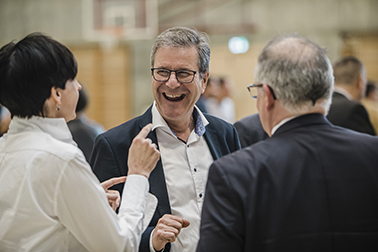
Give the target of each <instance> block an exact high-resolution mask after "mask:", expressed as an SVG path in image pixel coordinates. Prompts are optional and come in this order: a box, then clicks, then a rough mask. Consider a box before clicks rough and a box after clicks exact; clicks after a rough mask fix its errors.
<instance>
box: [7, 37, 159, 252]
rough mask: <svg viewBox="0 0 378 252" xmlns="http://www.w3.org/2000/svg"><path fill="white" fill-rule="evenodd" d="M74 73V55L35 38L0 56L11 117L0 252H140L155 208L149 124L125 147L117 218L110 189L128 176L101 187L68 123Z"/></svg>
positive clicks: (74, 98) (10, 46)
mask: <svg viewBox="0 0 378 252" xmlns="http://www.w3.org/2000/svg"><path fill="white" fill-rule="evenodd" d="M76 74H77V63H76V59H75V57H74V56H73V54H72V53H71V51H69V50H68V48H67V47H65V46H64V45H62V44H60V43H59V42H57V41H56V40H53V39H52V38H50V37H47V36H45V35H42V34H39V33H33V34H30V35H28V36H26V37H25V38H24V39H22V40H21V41H19V42H18V43H14V42H10V43H9V44H7V45H5V46H4V47H2V48H1V49H0V103H1V104H3V105H4V106H5V107H7V108H8V110H9V111H10V113H11V115H12V120H11V123H10V125H9V130H8V132H7V133H6V134H4V136H3V137H1V138H0V159H1V162H0V251H62V252H63V251H128V252H131V251H137V249H138V245H139V241H140V239H141V233H142V232H143V230H144V228H145V227H144V226H143V222H144V221H146V222H147V223H148V221H149V218H150V217H151V216H152V214H151V215H149V214H148V213H145V209H146V204H147V203H149V202H151V204H152V205H153V204H156V199H154V197H153V196H151V195H150V196H149V194H148V188H149V184H148V177H149V174H150V172H151V171H152V169H153V168H154V167H155V165H156V162H157V161H158V159H159V152H158V150H156V146H155V145H153V144H152V143H151V140H149V139H145V137H146V136H147V134H148V132H149V131H150V129H151V125H148V126H146V127H145V128H143V129H142V131H141V132H140V133H139V134H138V135H137V136H136V137H135V139H134V141H133V144H132V146H131V147H130V150H129V152H130V153H129V154H130V158H129V160H128V162H129V163H128V165H129V170H128V174H127V175H128V177H127V180H126V183H125V188H128V190H125V193H124V194H123V195H122V196H123V197H122V205H121V207H120V209H119V214H118V215H117V214H116V213H115V210H116V208H117V207H118V205H119V201H120V198H119V193H118V192H112V191H109V190H108V188H109V187H111V186H113V185H115V184H119V183H123V182H125V179H126V177H119V178H112V179H110V180H108V181H105V182H103V183H102V184H100V183H99V181H98V179H97V178H96V176H95V175H94V174H93V172H92V170H91V168H90V166H89V164H88V163H87V162H86V160H85V157H84V155H83V153H82V152H81V151H80V150H79V149H78V148H77V145H76V143H75V142H74V141H73V140H72V135H71V133H70V131H69V129H68V127H67V124H66V122H67V121H70V120H72V119H74V118H75V116H76V115H75V108H76V104H77V101H78V97H79V90H80V89H81V86H80V84H79V83H78V82H77V80H76ZM125 175H126V174H125ZM147 199H149V200H147ZM109 204H110V206H109ZM145 215H147V216H145ZM143 218H145V219H143Z"/></svg>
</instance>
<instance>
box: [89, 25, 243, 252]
mask: <svg viewBox="0 0 378 252" xmlns="http://www.w3.org/2000/svg"><path fill="white" fill-rule="evenodd" d="M209 62H210V47H209V44H208V42H207V36H206V35H205V34H203V33H200V32H197V31H195V30H192V29H189V28H182V27H179V28H171V29H168V30H166V31H164V32H163V33H162V34H160V35H159V36H158V37H157V39H156V40H155V42H154V45H153V47H152V52H151V74H152V91H153V95H154V99H155V101H154V103H153V105H152V106H151V107H150V108H149V109H148V110H147V111H146V112H145V113H144V114H143V115H141V116H139V117H136V118H134V119H132V120H130V121H128V122H126V123H124V124H122V125H120V126H118V127H115V128H113V129H111V130H109V131H108V132H105V133H104V134H101V135H100V136H99V137H97V139H96V142H95V147H94V150H93V153H92V157H91V165H92V167H93V171H94V173H95V174H96V175H97V177H98V178H99V180H100V181H104V180H106V179H107V178H111V177H114V176H121V175H125V174H127V170H128V166H127V160H128V157H127V153H128V149H129V147H130V144H131V141H132V139H133V137H134V136H135V135H136V134H137V133H138V132H139V131H140V129H141V128H142V127H143V126H144V125H146V124H148V123H152V124H153V129H152V131H151V133H150V134H149V135H148V137H149V138H150V139H151V140H152V142H153V143H155V144H156V145H157V147H158V148H159V150H160V154H161V159H160V161H159V162H158V163H157V165H156V168H155V169H154V172H152V173H151V175H150V178H149V182H150V192H151V193H152V194H154V195H155V196H156V197H157V198H158V206H157V209H156V211H155V215H154V217H153V219H152V221H151V223H150V224H149V227H148V228H147V229H146V231H145V232H144V234H143V236H142V240H141V244H140V248H139V250H140V251H160V250H162V249H165V250H164V251H180V252H181V251H183V252H185V251H188V252H189V251H195V248H196V245H197V242H198V239H199V225H200V213H201V209H202V202H203V198H204V192H205V185H206V181H207V173H208V168H209V166H210V165H211V163H212V162H213V161H214V160H216V159H218V158H220V157H221V156H224V155H226V154H229V153H230V152H233V151H236V150H238V149H240V143H239V139H238V135H237V132H236V130H235V129H234V128H233V126H232V125H231V124H229V123H226V122H225V121H222V120H220V119H218V118H216V117H213V116H209V115H206V116H205V115H203V114H202V113H201V111H200V110H199V109H197V107H196V106H195V103H196V102H197V100H198V99H199V97H200V95H201V94H202V93H203V92H204V90H205V87H206V82H207V79H208V77H209ZM114 189H117V190H119V191H120V192H122V186H118V187H117V186H115V187H114ZM189 223H190V225H189ZM188 225H189V227H187V226H188ZM184 227H187V228H185V229H182V228H184ZM179 233H180V234H179Z"/></svg>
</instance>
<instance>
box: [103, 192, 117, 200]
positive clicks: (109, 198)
mask: <svg viewBox="0 0 378 252" xmlns="http://www.w3.org/2000/svg"><path fill="white" fill-rule="evenodd" d="M106 197H107V198H108V200H117V199H118V197H119V195H118V194H115V193H106Z"/></svg>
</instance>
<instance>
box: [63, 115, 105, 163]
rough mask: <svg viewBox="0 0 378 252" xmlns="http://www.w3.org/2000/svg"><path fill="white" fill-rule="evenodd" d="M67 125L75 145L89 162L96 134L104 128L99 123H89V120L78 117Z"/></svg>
mask: <svg viewBox="0 0 378 252" xmlns="http://www.w3.org/2000/svg"><path fill="white" fill-rule="evenodd" d="M67 125H68V128H69V129H70V131H71V134H72V138H73V140H74V141H75V142H76V143H77V147H79V149H80V150H81V151H82V152H83V153H84V156H85V159H86V160H87V162H89V158H90V156H91V153H92V149H93V144H94V141H95V139H96V137H97V136H98V134H99V133H102V132H104V131H105V129H104V128H103V127H102V126H101V125H99V124H94V123H91V124H90V122H89V121H85V120H82V119H79V118H76V119H74V120H72V121H69V122H68V123H67Z"/></svg>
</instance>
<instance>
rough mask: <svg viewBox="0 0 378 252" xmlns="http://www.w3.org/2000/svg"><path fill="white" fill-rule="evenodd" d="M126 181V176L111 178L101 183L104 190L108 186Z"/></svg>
mask: <svg viewBox="0 0 378 252" xmlns="http://www.w3.org/2000/svg"><path fill="white" fill-rule="evenodd" d="M125 181H126V176H122V177H117V178H111V179H108V180H106V181H104V182H102V183H101V185H102V187H103V188H104V189H105V190H106V189H108V188H109V187H112V186H114V185H117V184H119V183H123V182H125Z"/></svg>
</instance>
